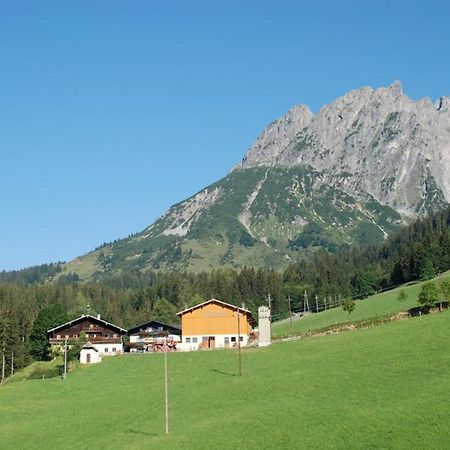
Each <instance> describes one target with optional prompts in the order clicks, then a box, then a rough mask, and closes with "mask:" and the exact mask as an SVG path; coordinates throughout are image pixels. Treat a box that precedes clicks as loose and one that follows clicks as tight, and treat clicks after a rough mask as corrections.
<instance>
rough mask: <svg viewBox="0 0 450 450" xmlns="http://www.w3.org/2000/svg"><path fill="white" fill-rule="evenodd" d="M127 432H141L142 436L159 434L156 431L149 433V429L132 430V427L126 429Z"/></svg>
mask: <svg viewBox="0 0 450 450" xmlns="http://www.w3.org/2000/svg"><path fill="white" fill-rule="evenodd" d="M125 433H131V434H140V435H142V436H158V435H157V434H156V433H149V432H148V431H142V430H132V429H128V430H125Z"/></svg>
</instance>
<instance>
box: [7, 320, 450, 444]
mask: <svg viewBox="0 0 450 450" xmlns="http://www.w3.org/2000/svg"><path fill="white" fill-rule="evenodd" d="M449 314H450V312H448V311H447V312H444V313H436V314H431V315H428V316H423V317H421V318H413V319H409V320H406V321H402V322H397V323H392V324H387V325H382V326H379V327H375V328H371V329H367V330H356V331H354V332H352V333H343V334H339V335H334V336H324V337H319V338H307V339H303V340H300V341H296V342H290V343H284V344H274V345H272V347H269V348H265V349H248V350H245V351H243V355H242V364H243V375H242V376H241V377H239V376H236V373H237V354H236V352H235V351H233V350H229V351H227V350H225V351H214V352H194V353H188V354H172V353H170V354H169V355H168V367H169V411H170V414H169V416H170V424H169V431H170V433H169V435H168V436H166V435H165V434H164V377H163V355H162V354H153V355H147V356H146V355H137V356H124V357H111V358H109V359H107V358H105V359H104V361H103V362H102V363H101V364H99V365H97V366H92V367H82V368H80V369H77V370H76V371H75V372H73V373H69V377H68V379H67V380H66V382H63V381H62V380H61V379H59V378H53V379H48V380H33V381H22V382H17V383H9V384H6V385H4V386H2V387H0V417H2V420H1V421H0V442H1V444H2V448H3V449H5V450H7V449H14V450H17V449H25V448H26V449H35V448H36V449H39V448H66V449H81V448H87V447H101V448H109V449H141V448H153V447H157V446H165V447H167V448H180V449H181V448H183V449H191V448H192V449H196V450H198V449H208V450H209V449H211V448H217V449H237V448H245V449H261V448H317V449H323V448H336V449H356V448H360V449H363V448H364V449H365V448H408V449H424V448H427V449H444V448H447V446H448V442H449V441H450V426H449V424H448V417H449V415H450V406H449V402H448V401H447V398H448V395H447V394H448V391H449V389H450V381H449V380H450V376H449V367H450V348H449V346H448V343H447V337H448V322H449V318H450V317H449Z"/></svg>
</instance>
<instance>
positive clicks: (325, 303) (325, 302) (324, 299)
mask: <svg viewBox="0 0 450 450" xmlns="http://www.w3.org/2000/svg"><path fill="white" fill-rule="evenodd" d="M323 303H324V305H325V311H326V310H327V297H324V298H323Z"/></svg>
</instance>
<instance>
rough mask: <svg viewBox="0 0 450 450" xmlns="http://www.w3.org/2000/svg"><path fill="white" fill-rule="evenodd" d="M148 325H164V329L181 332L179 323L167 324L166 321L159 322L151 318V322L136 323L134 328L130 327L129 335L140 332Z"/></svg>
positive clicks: (155, 326)
mask: <svg viewBox="0 0 450 450" xmlns="http://www.w3.org/2000/svg"><path fill="white" fill-rule="evenodd" d="M147 327H154V328H157V327H163V330H168V331H173V332H174V334H175V333H176V332H179V333H181V327H180V326H179V325H176V324H167V323H164V322H159V321H158V320H150V321H149V322H146V323H143V324H141V325H136V326H135V327H133V328H130V329H129V330H128V333H127V334H128V335H130V334H134V333H139V331H141V330H142V329H143V328H147Z"/></svg>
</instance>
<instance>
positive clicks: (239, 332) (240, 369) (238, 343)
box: [237, 294, 270, 376]
mask: <svg viewBox="0 0 450 450" xmlns="http://www.w3.org/2000/svg"><path fill="white" fill-rule="evenodd" d="M269 305H270V294H269ZM269 309H270V307H269ZM237 327H238V336H237V348H238V360H239V372H238V373H239V376H241V375H242V361H241V315H240V314H239V308H238V309H237Z"/></svg>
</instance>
